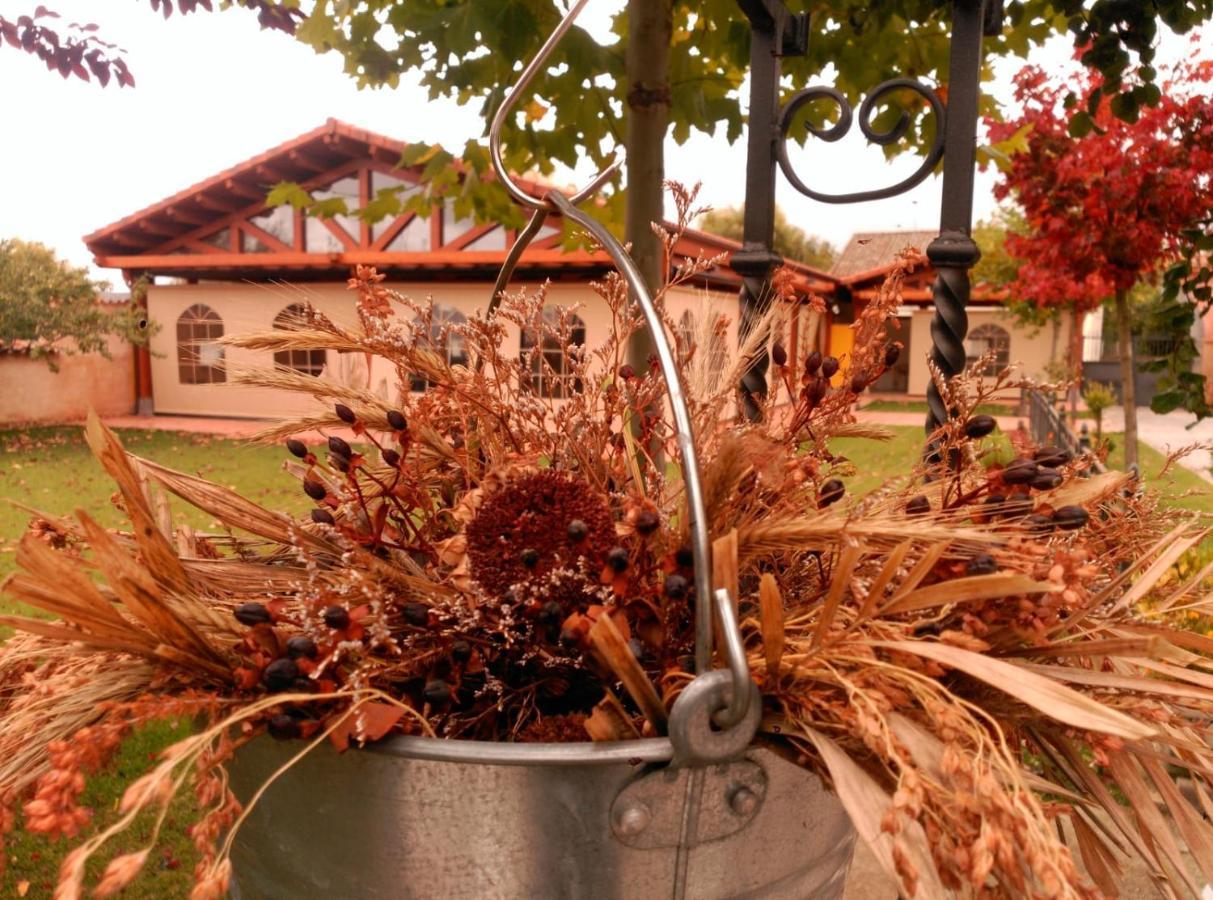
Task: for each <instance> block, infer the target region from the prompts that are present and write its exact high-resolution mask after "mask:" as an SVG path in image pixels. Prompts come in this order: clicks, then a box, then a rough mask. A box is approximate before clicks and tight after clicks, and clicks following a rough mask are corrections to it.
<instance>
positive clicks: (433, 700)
mask: <svg viewBox="0 0 1213 900" xmlns="http://www.w3.org/2000/svg"><path fill="white" fill-rule="evenodd" d="M421 695H422V696H423V697H424V698H425V702H426V703H428V704H429V705H430V706H446V705H447V704H448V703H450V702H451V686H450V685H449V684H447V683H446V682H445V681H443V680H442V679H441V678H432V679H430V680H429V681H427V682H426V683H425V688H424V689H423V690H422V691H421Z"/></svg>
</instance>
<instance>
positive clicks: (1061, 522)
mask: <svg viewBox="0 0 1213 900" xmlns="http://www.w3.org/2000/svg"><path fill="white" fill-rule="evenodd" d="M1090 518H1091V517H1090V515H1088V513H1087V511H1086V510H1085V509H1083V508H1082V507H1081V506H1063V507H1061V508H1060V509H1057V510H1055V511H1054V512H1053V524H1055V525H1056V526H1057V527H1058V528H1063V529H1065V530H1066V531H1074V530H1075V529H1078V528H1082V527H1083V526H1084V525H1086V524H1087V522H1088V521H1089V520H1090Z"/></svg>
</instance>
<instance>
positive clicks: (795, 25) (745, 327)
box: [731, 0, 808, 421]
mask: <svg viewBox="0 0 1213 900" xmlns="http://www.w3.org/2000/svg"><path fill="white" fill-rule="evenodd" d="M738 5H739V6H740V7H741V9H742V12H744V13H745V14H746V17H747V18H748V19H749V20H750V29H751V31H750V110H749V133H748V147H747V160H748V162H747V165H746V185H745V222H744V229H743V235H742V249H741V250H738V251H737V252H736V253H734V254H733V257H732V260H731V265H732V267H733V270H734V271H735V272H737V273H738V274H739V275H740V276H741V285H742V286H741V323H740V326H741V327H740V331H741V339H742V340H744V339H745V336H746V335H747V334H749V333H750V330H751V329H752V328H753V327H754V323H755V322H757V321H758V320H759V319H761V317H762V315H763V313H764V312H765V311H766V307H767V304H768V303H769V302H770V299H771V291H770V283H771V273H772V272H773V271H774V270H775V269H776V268H777V267H778V266H779V265H780V264H781V263H782V262H783V258H782V257H781V256H779V254H777V253H775V252H774V251H773V250H772V249H771V248H772V244H773V242H774V239H775V165H776V146H777V144H778V139H779V131H778V128H777V127H776V121H777V119H778V114H779V76H780V60H781V58H782V57H784V56H799V55H803V54H804V53H805V52H806V50H807V44H806V38H807V33H808V28H807V25H808V20H807V16H805V15H804V14H801V15H797V16H793V15H792V14H791V13H789V12H788V9H787V7H786V6H784V4H783V0H738ZM768 365H769V360H768V359H767V354H766V351H765V350H763V351H762V353H760V354H759V355H758V357H757V358H756V359H755V360H754V362H753V365H752V366H751V367H750V369H749V371H747V372H746V373H745V375H743V376H742V379H741V398H742V408H743V411H744V413H745V415H746V417H747V418H748V419H749V420H750V421H755V420H756V419H757V418H758V416H759V412H760V409H761V403H762V400H763V398H764V397H766V393H767V380H766V375H767V366H768Z"/></svg>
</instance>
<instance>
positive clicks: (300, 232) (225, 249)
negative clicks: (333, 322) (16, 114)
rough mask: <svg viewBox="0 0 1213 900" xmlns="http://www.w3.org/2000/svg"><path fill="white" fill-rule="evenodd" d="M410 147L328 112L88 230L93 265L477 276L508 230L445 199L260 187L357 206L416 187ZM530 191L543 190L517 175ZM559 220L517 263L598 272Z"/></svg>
mask: <svg viewBox="0 0 1213 900" xmlns="http://www.w3.org/2000/svg"><path fill="white" fill-rule="evenodd" d="M407 147H408V144H406V143H405V142H403V141H397V140H394V139H392V138H388V137H385V136H383V135H379V134H375V133H373V132H370V131H365V130H363V129H360V128H356V127H354V126H352V125H348V124H346V123H344V122H340V121H338V120H336V119H329V120H328V121H326V122H325V123H324V125H322V126H320V127H319V128H316V129H314V130H312V131H309V132H307V133H305V134H302V135H300V136H299V137H296V138H294V139H292V140H289V141H286V142H285V143H283V144H279V145H278V146H276V147H273V148H271V149H269V150H267V151H265V152H264V153H261V154H258V155H257V156H254V157H252V158H251V159H248V160H245V161H244V162H242V163H240V164H238V165H235V166H232V167H231V168H228V169H225V170H224V171H222V172H220V173H218V174H217V175H214V176H212V177H210V178H208V179H206V180H204V181H200V182H198V183H197V184H194V185H192V186H191V187H188V188H186V189H185V190H183V191H180V192H178V193H176V194H174V195H173V196H171V197H168V198H166V199H165V200H161V201H160V202H159V203H155V204H152V205H151V206H148V207H146V208H144V209H142V210H139V211H138V212H136V213H133V214H131V215H129V216H126V217H125V218H123V219H120V220H119V221H117V222H114V223H113V224H111V225H107V226H105V227H104V228H100V229H98V230H97V231H95V232H93V233H92V234H89V235H87V236H86V237H85V239H84V241H85V244H86V245H87V246H88V248H89V250H90V251H92V253H93V255H94V257H95V259H96V262H97V264H98V265H99V266H101V267H103V268H119V269H124V270H128V271H139V272H148V273H151V274H163V275H176V276H181V277H204V278H215V279H224V278H252V279H264V278H269V277H288V278H289V277H299V274H300V272H302V271H306V272H307V277H308V278H333V279H337V278H346V277H348V272H349V269H350V268H351V267H353V266H355V265H374V266H377V267H379V268H380V269H381V270H384V271H389V272H393V273H394V274H399V273H401V272H405V271H407V272H408V273H409V274H419V273H426V274H424V275H422V277H426V278H437V277H443V278H449V277H461V276H466V277H479V276H481V275H482V274H484V273H492V272H494V271H495V270H496V269H497V268H499V267H500V266H501V264H502V262H503V261H504V259H505V255H506V252H507V250H508V248H509V246H510V245H511V244H512V243H513V240H514V238H515V237H516V234H515V232H514V231H513V230H512V229H507V228H505V227H503V226H502V225H500V224H497V223H487V224H477V223H476V222H474V221H472V220H470V219H462V218H460V217H459V216H457V215H456V214H455V211H454V203H453V202H452V201H449V200H448V201H446V203H445V204H444V205H443V206H442V208H441V209H435V211H434V212H433V214H431V215H429V216H428V217H423V216H419V215H417V214H416V213H412V212H405V213H403V214H401V215H398V216H395V217H391V218H388V219H385V220H382V221H380V222H377V223H375V224H373V225H371V224H368V223H365V222H363V221H362V220H361V219H359V218H358V217H357V216H354V215H338V216H333V217H331V218H327V219H321V218H318V217H315V216H306V215H304V213H303V212H302V211H300V210H294V209H292V208H290V207H285V206H279V207H268V206H266V203H265V198H266V194H267V193H268V191H269V190H270V189H271V188H272V187H273V186H274V185H275V184H277V183H279V182H283V181H292V182H297V183H299V184H300V185H301V186H302V187H304V188H305V189H307V190H308V191H310V192H312V194H313V195H314V196H316V197H317V198H319V199H324V198H326V197H342V198H344V199H345V200H347V203H348V205H349V206H350V207H351V208H360V207H362V206H365V205H366V204H367V203H368V202H369V201H370V200H371V199H373V198H374V197H375V195H376V193H377V192H378V191H380V190H382V189H383V188H392V187H395V188H399V189H402V190H403V191H404V192H405V193H408V192H410V191H412V190H416V189H419V188H420V183H421V179H422V167H421V166H417V167H414V168H402V167H400V166H399V161H400V156H401V154H402V153H403V152H404V150H405V149H406V148H407ZM522 184H523V185H524V187H526V188H527V189H528V190H532V191H534V192H535V193H536V194H538V193H540V192H542V191H544V190H547V189H549V188H548V186H546V185H542V184H538V183H536V182H533V181H531V182H527V181H524V182H522ZM561 230H562V228H561V220H560V217H559V216H557V215H552V216H550V217H549V219H548V222H547V224H546V225H545V227H544V229H543V230H542V231H541V232H540V233H539V235H538V237H537V238H536V239H535V241H534V242H533V243H532V244H531V245H530V247H529V248H528V250H527V251H526V253H525V254H524V255H523V258H522V260H521V262H520V264H519V269H520V270H521V271H527V270H530V272H531V274H533V275H543V276H547V277H553V276H557V275H559V274H560V273H562V272H565V271H577V270H585V269H593V270H602V269H605V268H608V267H609V266H610V260H609V258H608V257H607V256H606V254H605V253H603V252H601V251H588V250H574V251H567V250H564V249H562V248H561V246H560V244H561ZM739 248H740V245H739V244H737V243H736V242H734V241H730V240H727V239H725V238H722V237H719V236H717V235H712V234H708V233H705V232H699V231H693V230H689V231H687V232H686V233H685V234H684V236H683V238H682V239H681V240H680V242H679V243H678V245H677V246H676V247H675V253H676V254H677V255H680V256H683V257H696V256H699V255H703V256H707V257H712V256H717V255H719V254H722V253H723V254H725V255H726V257H727V256H729V255H731V253H732V252H733V251H734V250H737V249H739ZM789 267H790V268H792V269H793V271H794V272H795V273H796V275H797V281H798V282H799V283H800V286H801V288H802V289H803V290H805V291H819V292H820V291H825V290H829V289H830V288H831V287H832V286H833V284H834V279H832V278H831V277H830V276H829V275H827V274H826V273H824V272H821V271H819V270H816V269H812V268H811V267H809V266H805V265H803V264H800V263H795V262H790V263H789ZM712 274H713V277H715V278H716V279H717V280H718V279H719V278H724V279H725V280H727V281H728V282H729V284H730V286H735V285H736V283H737V276H736V273H734V272H732V271H731V270H729V269H728V268H727V266H724V267H717V270H715V272H714V273H712Z"/></svg>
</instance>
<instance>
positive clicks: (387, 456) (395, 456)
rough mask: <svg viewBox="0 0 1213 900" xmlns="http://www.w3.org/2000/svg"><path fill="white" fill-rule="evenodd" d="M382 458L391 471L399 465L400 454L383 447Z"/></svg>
mask: <svg viewBox="0 0 1213 900" xmlns="http://www.w3.org/2000/svg"><path fill="white" fill-rule="evenodd" d="M382 456H383V461H384V462H385V463H386V464H387V465H389V466H391V467H392V468H393V469H394V468H396V467H397V466H398V465H400V454H399V453H398V452H397V451H395V450H393V449H392V448H391V447H385V448H384V450H383V453H382Z"/></svg>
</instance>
